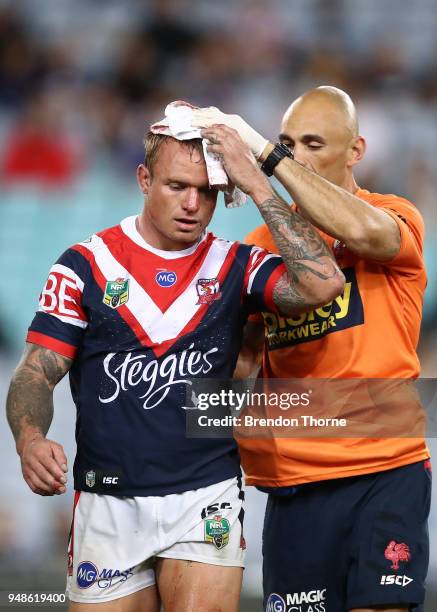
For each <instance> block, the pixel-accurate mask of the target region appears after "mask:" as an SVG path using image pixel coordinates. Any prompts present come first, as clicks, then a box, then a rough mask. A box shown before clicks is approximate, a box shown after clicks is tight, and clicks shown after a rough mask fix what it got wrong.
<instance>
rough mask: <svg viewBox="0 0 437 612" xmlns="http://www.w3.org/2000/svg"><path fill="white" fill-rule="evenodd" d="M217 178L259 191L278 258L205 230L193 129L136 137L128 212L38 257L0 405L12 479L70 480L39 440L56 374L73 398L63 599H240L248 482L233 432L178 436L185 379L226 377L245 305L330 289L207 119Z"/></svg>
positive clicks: (234, 605) (57, 455) (327, 276)
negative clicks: (51, 258)
mask: <svg viewBox="0 0 437 612" xmlns="http://www.w3.org/2000/svg"><path fill="white" fill-rule="evenodd" d="M205 137H206V138H207V139H208V140H209V142H210V143H211V144H210V146H211V147H213V148H214V150H215V152H217V153H218V154H220V155H221V157H222V159H223V163H224V166H225V168H226V171H227V173H228V175H229V178H230V179H231V180H232V181H233V183H234V184H236V185H238V186H239V187H240V188H241V189H242V190H243V191H245V192H246V193H247V194H249V195H250V196H251V197H252V199H253V201H254V202H255V203H256V205H257V207H258V209H259V210H260V212H261V214H262V215H263V217H264V219H265V221H266V223H267V224H268V226H269V227H270V229H271V231H272V233H273V235H274V236H275V237H276V241H277V243H278V244H279V245H280V252H281V256H282V257H279V256H277V255H272V254H269V253H268V252H267V251H265V250H264V249H259V248H257V247H250V246H247V245H244V244H239V243H232V242H229V241H226V240H221V239H218V238H216V237H215V236H213V235H212V234H211V233H208V232H207V231H206V227H207V225H208V223H209V221H210V219H211V217H212V215H213V212H214V208H215V206H216V199H217V190H215V189H211V188H210V186H209V183H208V177H207V171H206V165H205V161H204V158H203V153H202V144H201V139H197V140H192V141H185V142H179V141H177V140H175V139H173V138H171V137H169V136H163V135H154V134H152V133H148V134H147V136H146V139H145V149H146V151H145V152H146V156H145V162H144V164H141V165H140V166H139V168H138V171H137V178H138V183H139V186H140V189H141V191H142V192H143V193H144V206H143V209H142V212H141V214H140V215H138V216H137V215H135V216H131V217H128V218H126V219H124V220H123V221H122V222H121V223H120V224H119V225H117V226H115V227H112V228H109V229H106V230H104V231H102V232H99V233H98V234H94V235H93V236H91V238H89V239H88V240H85V241H83V242H81V243H79V244H76V245H74V246H73V247H71V248H70V249H68V250H67V251H66V252H65V253H64V254H63V255H61V257H60V258H59V259H58V261H57V262H56V263H55V265H54V266H53V267H52V268H51V270H50V273H49V277H48V280H47V283H46V285H45V287H44V289H43V291H42V294H41V297H40V307H39V311H38V312H37V314H36V316H35V318H34V320H33V322H32V324H31V326H30V328H29V332H28V336H27V343H28V344H27V347H26V349H25V352H24V355H23V358H22V360H21V362H20V364H19V365H18V367H17V369H16V371H15V374H14V376H13V379H12V382H11V386H10V391H9V395H8V401H7V414H8V419H9V423H10V426H11V429H12V431H13V434H14V436H15V440H16V447H17V451H18V454H19V456H20V458H21V465H22V471H23V476H24V479H25V480H26V482H27V484H28V485H29V487H30V488H31V489H32V491H34V492H35V493H37V494H40V495H53V494H58V493H63V492H64V491H65V490H66V473H67V458H66V456H65V453H64V451H63V449H62V447H61V446H60V445H59V444H58V443H56V442H55V441H53V440H50V439H48V438H47V437H46V435H47V432H48V429H49V426H50V423H51V421H52V415H53V396H52V395H53V389H54V387H55V386H56V384H57V383H58V382H59V381H60V380H61V378H62V377H63V376H64V375H65V374H66V373H67V372H68V371H69V373H70V383H71V390H72V395H73V399H74V401H75V404H76V407H77V427H76V440H77V454H76V459H75V464H74V488H75V490H76V494H75V500H74V514H73V521H72V528H71V536H70V543H69V553H68V557H69V564H68V579H67V580H68V581H67V591H68V595H69V598H70V602H71V603H70V610H71V611H72V612H75V611H80V612H85V611H87V610H93V611H95V610H100V609H102V610H105V611H111V612H112V611H114V612H115V611H117V612H130V611H135V612H137V611H139V610H141V611H144V612H155V611H156V612H157V611H158V609H159V607H160V603H161V602H162V604H163V606H164V608H165V610H166V611H167V612H176V611H181V610H184V611H187V612H188V611H193V612H194V611H199V610H217V611H223V612H232V611H236V610H237V609H238V601H239V594H240V588H241V580H242V567H243V557H244V548H245V543H244V537H243V517H244V509H243V502H244V492H243V490H242V486H241V472H240V467H239V456H238V449H237V446H236V444H235V442H234V440H229V439H187V437H186V434H185V414H186V413H185V411H184V406H185V403H186V397H185V396H186V392H187V390H188V388H189V381H190V379H192V378H196V377H207V378H214V377H216V378H230V377H231V376H232V373H233V370H234V368H235V364H236V361H237V356H238V352H239V348H240V345H241V337H242V330H243V326H244V323H245V321H246V319H247V317H248V315H249V314H250V313H252V312H257V311H258V312H260V311H263V310H271V311H273V312H276V313H277V314H278V316H279V314H280V313H282V314H283V315H288V316H291V315H292V314H297V313H300V312H303V311H305V310H308V309H310V308H312V307H315V306H317V305H321V304H323V303H326V302H327V301H329V300H331V299H333V298H334V297H335V296H336V295H338V294H339V293H341V291H342V290H343V286H344V278H343V275H342V273H341V272H340V271H339V268H338V266H337V264H336V263H335V260H334V258H333V257H332V253H331V252H330V251H329V249H328V248H327V247H326V245H325V243H324V242H323V240H322V239H321V238H320V237H319V235H318V234H317V232H315V231H314V230H313V228H312V227H311V225H310V224H309V223H308V222H307V221H305V220H304V219H303V218H302V217H301V216H300V215H298V214H296V213H295V212H294V211H292V210H290V208H289V207H288V205H286V204H285V203H284V202H282V201H281V200H280V199H279V198H278V197H277V196H276V195H275V194H274V192H273V191H272V188H271V186H270V184H269V182H268V180H267V179H266V177H265V176H264V175H263V173H262V172H260V170H259V168H258V165H257V163H256V161H255V158H254V157H253V155H252V153H251V152H250V150H249V148H248V147H247V145H245V144H244V142H243V141H242V140H241V138H240V137H239V136H238V134H236V132H235V131H234V130H230V129H229V128H227V127H218V128H212V129H209V130H205Z"/></svg>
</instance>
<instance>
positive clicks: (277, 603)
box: [266, 593, 286, 612]
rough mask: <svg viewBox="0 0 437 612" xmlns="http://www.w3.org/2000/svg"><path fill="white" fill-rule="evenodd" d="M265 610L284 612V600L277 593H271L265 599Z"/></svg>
mask: <svg viewBox="0 0 437 612" xmlns="http://www.w3.org/2000/svg"><path fill="white" fill-rule="evenodd" d="M266 612H286V607H285V601H284V600H283V599H282V597H281V596H280V595H278V594H277V593H271V594H270V595H269V598H268V600H267V605H266Z"/></svg>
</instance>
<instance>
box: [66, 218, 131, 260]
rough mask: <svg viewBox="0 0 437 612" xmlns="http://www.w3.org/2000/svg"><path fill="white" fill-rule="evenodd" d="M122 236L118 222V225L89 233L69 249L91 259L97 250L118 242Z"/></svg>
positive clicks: (123, 235)
mask: <svg viewBox="0 0 437 612" xmlns="http://www.w3.org/2000/svg"><path fill="white" fill-rule="evenodd" d="M123 237H125V234H124V233H123V230H122V228H121V224H120V223H119V224H118V225H114V226H112V227H108V228H106V229H104V230H101V231H99V232H96V233H94V234H91V236H89V237H88V238H85V239H84V240H82V241H80V242H77V243H76V244H74V245H73V246H71V247H70V250H73V251H76V252H78V253H81V254H82V255H83V256H84V257H85V258H86V259H91V258H94V257H95V255H96V253H97V252H98V251H101V250H103V249H107V248H110V247H111V246H112V245H115V244H119V243H120V240H121V239H122V238H123Z"/></svg>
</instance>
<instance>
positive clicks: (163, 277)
mask: <svg viewBox="0 0 437 612" xmlns="http://www.w3.org/2000/svg"><path fill="white" fill-rule="evenodd" d="M155 280H156V282H157V283H158V285H159V286H160V287H172V286H173V285H174V284H175V282H176V281H177V280H178V277H177V276H176V273H175V272H169V271H168V270H164V271H161V272H158V274H157V275H156V276H155Z"/></svg>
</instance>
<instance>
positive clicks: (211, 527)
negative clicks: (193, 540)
mask: <svg viewBox="0 0 437 612" xmlns="http://www.w3.org/2000/svg"><path fill="white" fill-rule="evenodd" d="M230 530H231V526H230V524H229V521H228V519H226V518H222V517H221V515H220V514H216V515H215V517H214V518H212V519H205V542H212V543H213V544H214V546H215V547H216V548H217V550H220V549H221V548H224V547H225V546H226V544H227V543H228V542H229V532H230Z"/></svg>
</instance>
